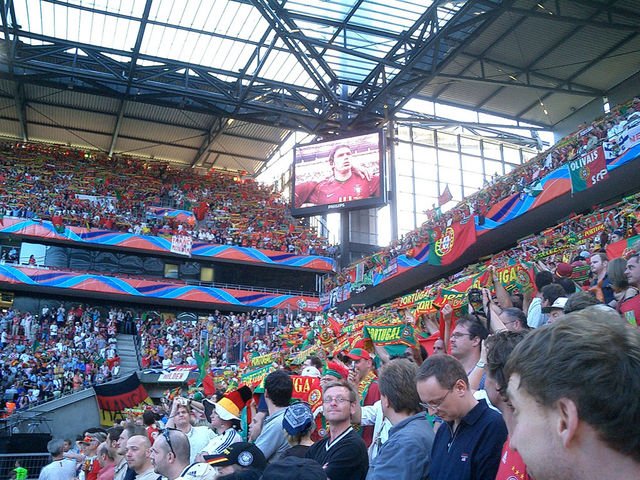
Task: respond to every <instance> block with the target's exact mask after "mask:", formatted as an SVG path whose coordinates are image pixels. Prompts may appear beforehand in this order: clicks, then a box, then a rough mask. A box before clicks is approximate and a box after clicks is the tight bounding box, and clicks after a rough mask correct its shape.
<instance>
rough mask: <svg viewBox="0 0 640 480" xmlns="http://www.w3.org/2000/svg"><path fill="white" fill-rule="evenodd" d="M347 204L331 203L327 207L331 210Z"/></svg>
mask: <svg viewBox="0 0 640 480" xmlns="http://www.w3.org/2000/svg"><path fill="white" fill-rule="evenodd" d="M345 205H346V204H345V203H336V204H335V205H329V206H328V207H327V208H329V210H331V209H332V208H342V207H344V206H345Z"/></svg>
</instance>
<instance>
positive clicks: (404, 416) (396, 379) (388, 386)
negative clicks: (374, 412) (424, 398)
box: [367, 358, 434, 480]
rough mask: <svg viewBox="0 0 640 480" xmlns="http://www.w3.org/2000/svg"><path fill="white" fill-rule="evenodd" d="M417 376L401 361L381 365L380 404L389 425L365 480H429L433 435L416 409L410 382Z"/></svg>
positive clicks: (409, 364)
mask: <svg viewBox="0 0 640 480" xmlns="http://www.w3.org/2000/svg"><path fill="white" fill-rule="evenodd" d="M417 373H418V367H417V365H416V364H415V363H413V362H411V361H409V360H406V359H402V358H401V359H397V360H393V361H391V362H389V363H387V364H385V365H384V366H383V367H382V369H381V370H380V377H379V379H378V382H379V385H380V395H381V398H380V404H381V406H382V412H383V413H384V416H385V417H386V418H388V419H389V421H390V422H391V424H392V425H393V426H392V427H391V429H390V430H389V437H388V439H387V441H386V442H385V443H384V444H383V445H382V446H381V447H380V450H379V452H378V455H376V457H375V458H374V459H373V460H372V461H371V464H370V465H369V472H368V473H367V480H390V479H392V478H393V479H395V480H422V479H426V478H429V462H430V459H431V448H432V445H433V437H434V434H433V426H432V425H431V423H430V422H429V420H427V415H426V414H425V412H424V411H423V409H422V408H421V407H420V397H419V396H418V391H417V390H416V384H415V381H414V379H415V377H416V374H417Z"/></svg>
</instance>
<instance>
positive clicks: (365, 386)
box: [347, 348, 380, 448]
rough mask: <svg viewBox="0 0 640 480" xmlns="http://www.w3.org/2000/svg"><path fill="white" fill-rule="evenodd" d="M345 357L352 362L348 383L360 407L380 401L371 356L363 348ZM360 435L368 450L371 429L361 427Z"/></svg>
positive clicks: (371, 433) (352, 351) (354, 350)
mask: <svg viewBox="0 0 640 480" xmlns="http://www.w3.org/2000/svg"><path fill="white" fill-rule="evenodd" d="M347 357H349V358H350V359H351V360H352V362H351V370H350V372H349V382H350V383H352V384H353V385H355V386H356V387H357V389H358V394H359V395H360V406H362V407H364V406H365V405H373V404H374V403H376V402H377V401H378V400H380V390H379V389H378V379H377V377H376V374H375V372H374V371H373V360H372V359H371V355H370V354H369V352H368V351H367V350H365V349H364V348H354V349H353V350H351V351H350V352H349V353H347ZM361 433H362V439H363V440H364V443H365V444H366V445H367V448H369V446H370V445H371V441H372V440H373V427H372V426H368V427H362V430H361Z"/></svg>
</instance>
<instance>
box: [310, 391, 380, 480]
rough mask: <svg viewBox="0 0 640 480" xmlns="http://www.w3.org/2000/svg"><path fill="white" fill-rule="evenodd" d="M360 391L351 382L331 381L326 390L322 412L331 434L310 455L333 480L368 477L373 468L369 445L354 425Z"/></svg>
mask: <svg viewBox="0 0 640 480" xmlns="http://www.w3.org/2000/svg"><path fill="white" fill-rule="evenodd" d="M357 401H358V394H357V392H356V390H355V388H354V387H353V386H352V385H351V384H350V383H349V382H347V381H344V380H341V381H337V382H330V383H328V384H327V385H326V386H325V387H324V391H323V392H322V412H323V414H324V418H325V420H326V421H327V423H328V424H329V436H328V437H326V438H323V439H322V440H319V441H318V442H316V443H314V444H313V445H312V446H311V447H310V448H309V450H308V451H307V455H306V456H307V458H311V459H313V460H315V461H316V462H318V463H319V464H320V465H322V467H323V468H324V471H325V472H326V474H327V477H328V478H329V479H331V480H364V478H365V477H366V476H367V470H368V468H369V459H368V457H367V447H366V446H365V444H364V441H363V440H362V438H360V435H358V434H357V433H356V432H355V431H354V430H353V428H351V416H352V415H353V414H354V413H355V412H356V402H357Z"/></svg>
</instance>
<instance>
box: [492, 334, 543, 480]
mask: <svg viewBox="0 0 640 480" xmlns="http://www.w3.org/2000/svg"><path fill="white" fill-rule="evenodd" d="M527 333H528V330H520V331H518V332H510V331H504V332H498V333H496V334H494V335H492V336H490V337H489V338H487V340H486V343H485V345H484V348H483V357H484V356H486V359H483V358H481V361H483V360H484V363H485V371H486V373H487V378H486V380H485V384H484V389H485V391H486V392H487V396H488V397H489V400H490V401H491V403H492V404H493V406H494V407H496V408H497V409H498V410H500V411H501V412H502V417H503V418H504V421H505V423H506V424H507V425H509V423H510V421H511V417H512V415H513V408H512V407H511V406H509V403H508V402H507V401H506V397H505V393H504V392H505V390H506V389H507V380H506V379H505V378H504V370H503V369H504V365H505V363H506V362H507V358H508V357H509V354H510V353H511V351H512V350H513V348H514V347H515V346H516V345H517V344H518V343H519V342H520V341H521V340H522V339H523V338H525V336H526V335H527ZM513 479H517V480H530V479H531V477H530V476H529V475H528V474H527V467H526V465H525V464H524V461H523V460H522V457H521V456H520V454H519V453H518V452H515V451H513V450H511V448H510V447H509V438H508V437H507V441H506V442H504V446H503V447H502V454H501V455H500V466H499V467H498V473H497V474H496V480H513Z"/></svg>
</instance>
